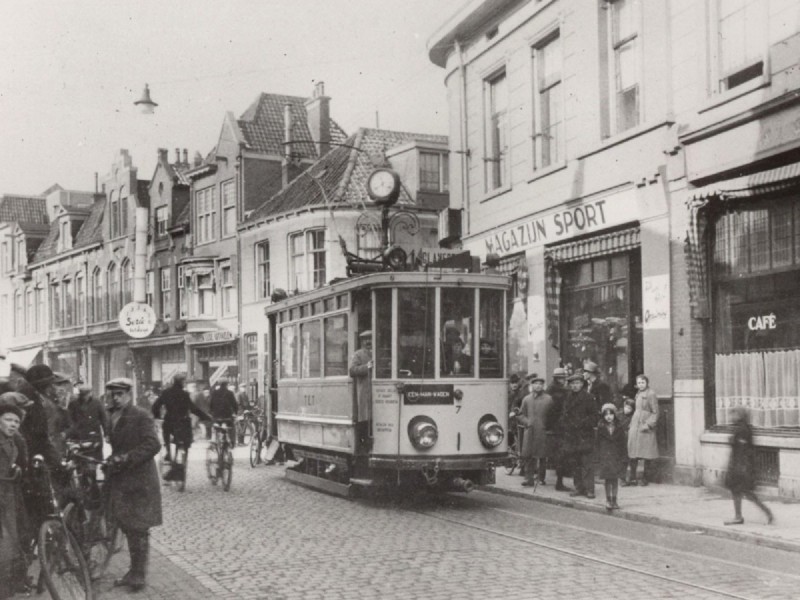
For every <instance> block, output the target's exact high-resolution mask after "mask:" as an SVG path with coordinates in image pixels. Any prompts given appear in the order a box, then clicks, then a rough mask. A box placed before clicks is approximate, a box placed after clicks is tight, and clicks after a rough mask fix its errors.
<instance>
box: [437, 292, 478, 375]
mask: <svg viewBox="0 0 800 600" xmlns="http://www.w3.org/2000/svg"><path fill="white" fill-rule="evenodd" d="M441 295H442V297H441V316H440V322H441V327H442V331H441V338H440V339H441V354H440V357H441V358H440V375H441V376H442V377H468V376H471V375H472V373H473V370H474V369H473V367H474V362H475V359H474V356H475V351H474V347H475V343H474V339H473V333H472V332H473V320H474V318H475V294H474V292H473V291H472V290H469V291H465V290H463V289H459V288H443V289H442V292H441Z"/></svg>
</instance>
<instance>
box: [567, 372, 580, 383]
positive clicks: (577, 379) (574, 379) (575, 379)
mask: <svg viewBox="0 0 800 600" xmlns="http://www.w3.org/2000/svg"><path fill="white" fill-rule="evenodd" d="M567 381H568V382H572V381H580V382H581V383H583V376H582V375H579V374H578V373H575V374H574V375H570V376H569V377H567Z"/></svg>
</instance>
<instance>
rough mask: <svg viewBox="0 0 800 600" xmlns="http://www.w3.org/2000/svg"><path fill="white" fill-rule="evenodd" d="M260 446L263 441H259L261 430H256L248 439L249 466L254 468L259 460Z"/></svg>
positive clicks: (261, 446)
mask: <svg viewBox="0 0 800 600" xmlns="http://www.w3.org/2000/svg"><path fill="white" fill-rule="evenodd" d="M261 448H263V443H262V441H261V432H260V431H259V432H257V433H256V434H255V435H253V437H252V438H251V439H250V467H251V468H255V467H256V466H257V465H258V463H260V462H261Z"/></svg>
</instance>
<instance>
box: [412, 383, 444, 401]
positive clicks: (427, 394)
mask: <svg viewBox="0 0 800 600" xmlns="http://www.w3.org/2000/svg"><path fill="white" fill-rule="evenodd" d="M403 404H405V405H406V406H410V405H415V406H419V405H434V404H453V385H452V384H447V383H422V384H407V385H406V386H405V388H404V389H403Z"/></svg>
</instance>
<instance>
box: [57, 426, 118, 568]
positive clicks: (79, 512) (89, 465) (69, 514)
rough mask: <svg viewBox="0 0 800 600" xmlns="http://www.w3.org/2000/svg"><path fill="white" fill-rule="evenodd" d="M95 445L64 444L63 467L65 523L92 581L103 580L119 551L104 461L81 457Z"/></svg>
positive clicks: (74, 442)
mask: <svg viewBox="0 0 800 600" xmlns="http://www.w3.org/2000/svg"><path fill="white" fill-rule="evenodd" d="M98 444H100V445H101V444H102V442H96V441H67V452H66V457H65V459H64V461H63V464H64V467H65V468H66V470H67V473H68V474H69V487H68V490H67V496H66V497H67V498H68V502H67V505H66V506H65V507H64V511H63V512H64V521H65V522H66V524H67V527H68V528H69V530H70V531H71V532H72V534H73V535H74V536H75V539H77V540H78V543H79V544H80V546H81V550H82V552H83V556H84V558H85V559H86V563H87V565H88V567H89V575H90V577H91V579H92V580H96V579H99V578H100V577H102V576H103V574H104V573H105V571H106V568H107V567H108V563H109V562H110V561H111V557H112V556H113V554H114V553H115V552H118V551H119V550H120V549H121V545H122V544H121V532H120V530H119V527H117V525H116V523H115V522H114V520H113V519H112V518H111V510H110V506H109V499H108V493H107V490H106V487H105V470H104V469H105V467H106V463H105V461H103V460H99V459H96V458H94V457H92V456H86V455H84V454H81V451H82V450H83V451H90V450H96V449H97V447H98Z"/></svg>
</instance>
